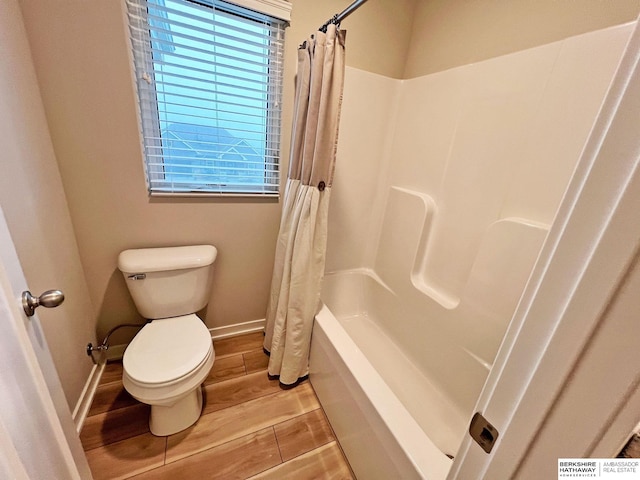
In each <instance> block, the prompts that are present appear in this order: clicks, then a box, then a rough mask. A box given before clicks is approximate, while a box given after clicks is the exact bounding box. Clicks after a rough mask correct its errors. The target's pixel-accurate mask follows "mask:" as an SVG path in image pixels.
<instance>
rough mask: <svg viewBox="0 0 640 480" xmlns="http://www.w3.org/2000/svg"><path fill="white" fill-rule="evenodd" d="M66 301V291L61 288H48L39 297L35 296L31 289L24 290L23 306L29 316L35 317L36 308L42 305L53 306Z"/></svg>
mask: <svg viewBox="0 0 640 480" xmlns="http://www.w3.org/2000/svg"><path fill="white" fill-rule="evenodd" d="M62 302H64V293H62V292H61V291H60V290H47V291H46V292H44V293H43V294H42V295H40V296H39V297H34V296H33V295H32V294H31V292H30V291H29V290H26V291H24V292H22V308H24V313H25V314H26V315H27V317H33V314H34V313H35V309H36V308H38V307H39V306H40V305H42V306H43V307H46V308H53V307H57V306H58V305H60V304H61V303H62Z"/></svg>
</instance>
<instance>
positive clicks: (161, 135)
mask: <svg viewBox="0 0 640 480" xmlns="http://www.w3.org/2000/svg"><path fill="white" fill-rule="evenodd" d="M127 6H128V12H129V25H130V32H131V43H132V49H133V57H134V71H135V76H136V84H137V87H138V97H139V102H140V119H141V124H142V125H141V128H142V143H143V150H144V157H145V158H144V160H145V171H146V177H147V183H148V188H149V192H150V193H151V194H152V195H153V194H187V195H191V194H209V195H211V194H216V195H247V194H250V195H253V194H256V195H277V194H278V186H279V174H278V160H279V154H280V145H279V144H280V122H281V120H280V105H281V95H282V67H283V43H284V28H285V26H286V25H287V22H286V20H287V19H288V15H289V12H290V8H291V7H290V4H289V3H288V2H284V1H282V0H268V1H267V0H238V1H236V2H234V4H232V3H228V2H223V1H220V0H127ZM247 6H249V7H251V9H250V8H247ZM265 9H266V10H268V11H267V12H266V13H261V12H259V10H262V11H263V12H264V11H265Z"/></svg>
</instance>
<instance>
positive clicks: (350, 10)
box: [318, 0, 367, 32]
mask: <svg viewBox="0 0 640 480" xmlns="http://www.w3.org/2000/svg"><path fill="white" fill-rule="evenodd" d="M366 1H367V0H356V1H355V2H353V3H352V4H351V5H349V6H348V7H347V8H345V9H344V10H343V11H341V12H340V13H337V14H335V15H334V16H333V17H331V18H330V19H329V20H327V21H326V22H324V24H323V25H322V26H321V27H320V28H319V29H318V30H322V31H323V32H326V31H327V27H328V26H329V25H330V24H332V23H333V24H335V25H340V22H341V21H342V20H344V19H345V18H347V17H348V16H349V15H351V14H352V13H353V12H355V11H356V10H357V9H358V8H360V7H361V6H362V4H363V3H365V2H366Z"/></svg>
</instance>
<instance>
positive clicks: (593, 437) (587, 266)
mask: <svg viewBox="0 0 640 480" xmlns="http://www.w3.org/2000/svg"><path fill="white" fill-rule="evenodd" d="M639 60H640V31H639V29H638V22H636V26H635V30H634V32H633V34H632V36H631V38H630V40H629V44H628V46H627V50H626V52H625V54H624V55H623V58H622V60H621V64H620V66H619V69H618V72H617V73H616V76H615V77H614V80H613V83H612V85H611V87H610V90H609V94H608V95H607V98H606V100H605V102H604V104H603V107H602V109H601V111H600V114H599V116H598V119H597V121H596V123H595V125H594V128H593V130H592V132H591V135H590V138H589V140H588V141H587V144H586V145H585V149H584V151H583V154H582V157H581V160H580V162H579V164H578V166H577V169H576V171H575V172H574V176H573V178H572V180H571V183H570V185H569V187H568V190H567V192H566V194H565V198H564V199H563V202H562V205H561V206H560V209H559V211H558V214H557V216H556V220H555V222H554V224H553V226H552V228H551V230H550V232H549V236H548V238H547V240H546V242H545V246H544V247H543V249H542V252H541V254H540V257H539V259H538V262H537V264H536V267H535V268H534V271H533V273H532V276H531V278H530V280H529V283H528V285H527V288H526V290H525V293H524V295H523V297H522V299H521V301H520V304H519V306H518V308H517V311H516V313H515V315H514V318H513V320H512V322H511V325H510V326H509V329H508V331H507V334H506V336H505V339H504V341H503V344H502V346H501V348H500V351H499V352H498V356H497V358H496V360H495V362H494V366H493V368H492V370H491V372H490V374H489V377H488V379H487V382H486V384H485V386H484V389H483V391H482V393H481V395H480V398H479V400H478V403H477V405H476V411H478V412H481V413H482V414H483V416H484V417H485V419H486V420H487V421H489V422H490V423H491V424H492V426H493V427H495V430H496V431H497V436H496V435H489V436H488V437H491V438H492V439H493V440H495V442H494V445H493V450H491V452H490V453H486V452H485V451H484V450H483V449H482V448H480V446H479V445H477V444H476V443H475V442H474V441H473V440H472V439H471V438H470V437H469V436H467V437H466V438H465V440H464V441H463V444H462V446H461V448H460V450H459V452H458V455H457V456H456V459H455V462H454V465H453V467H452V469H451V472H450V474H449V477H448V478H449V479H454V478H455V479H464V480H467V479H484V478H486V479H511V478H516V479H518V480H528V479H539V478H557V473H558V470H557V460H558V458H572V457H573V458H584V457H591V458H607V457H611V456H614V455H615V454H616V452H617V449H619V448H620V447H621V446H622V444H623V443H624V440H625V436H626V435H627V434H628V433H629V432H630V431H631V429H632V428H633V426H634V425H635V424H637V423H638V421H639V420H640V362H638V353H637V352H638V345H640V293H639V292H638V290H640V213H639V212H640V133H639V132H640V128H639V126H640V66H639Z"/></svg>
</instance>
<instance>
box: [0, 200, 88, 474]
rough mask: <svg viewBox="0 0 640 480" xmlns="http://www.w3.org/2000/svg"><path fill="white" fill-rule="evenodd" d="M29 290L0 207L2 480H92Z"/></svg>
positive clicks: (0, 414)
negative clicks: (28, 301)
mask: <svg viewBox="0 0 640 480" xmlns="http://www.w3.org/2000/svg"><path fill="white" fill-rule="evenodd" d="M25 290H28V286H27V284H26V280H25V277H24V274H23V272H22V269H21V267H20V262H19V260H18V256H17V254H16V250H15V247H14V245H13V241H12V240H11V236H10V233H9V229H8V227H7V224H6V221H5V217H4V214H3V212H2V209H1V208H0V365H1V367H0V478H17V479H27V478H28V479H32V480H40V479H65V480H66V479H89V478H91V472H90V470H89V466H88V464H87V461H86V458H85V456H84V452H83V451H82V446H81V444H80V440H79V438H78V435H77V433H76V431H75V427H74V424H73V420H72V418H71V414H70V412H69V407H68V405H67V403H66V400H65V398H64V394H63V392H62V386H61V384H60V381H59V379H58V376H57V373H56V371H55V367H54V365H53V362H52V360H51V354H50V352H49V349H48V347H47V343H46V340H45V337H44V334H43V332H42V329H41V327H40V321H39V319H38V314H37V313H36V314H35V315H34V316H32V317H27V316H26V315H25V313H24V310H23V308H22V301H21V294H22V292H23V291H25ZM34 293H35V294H36V295H37V294H39V293H41V292H34ZM42 315H43V317H45V316H46V313H43V314H42Z"/></svg>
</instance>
